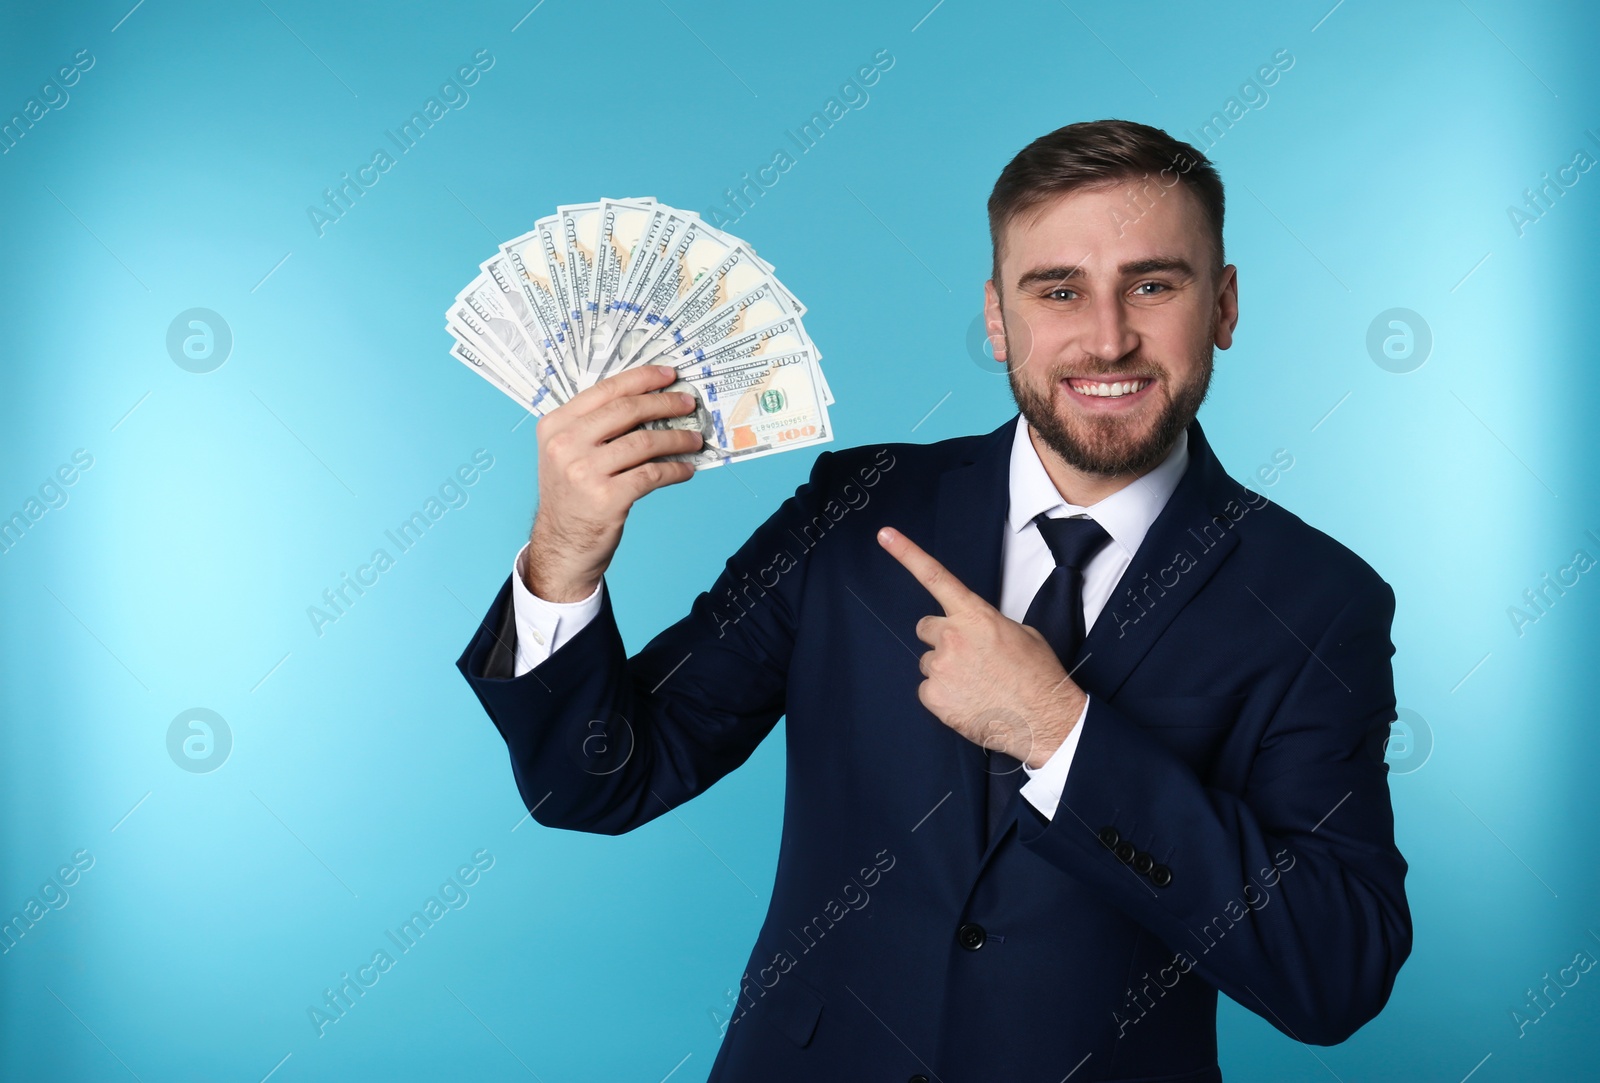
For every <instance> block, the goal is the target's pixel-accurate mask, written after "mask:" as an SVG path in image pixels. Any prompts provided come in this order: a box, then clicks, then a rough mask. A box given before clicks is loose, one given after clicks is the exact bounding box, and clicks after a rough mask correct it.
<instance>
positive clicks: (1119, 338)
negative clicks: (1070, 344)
mask: <svg viewBox="0 0 1600 1083" xmlns="http://www.w3.org/2000/svg"><path fill="white" fill-rule="evenodd" d="M1081 345H1082V347H1083V349H1084V351H1085V352H1086V353H1088V354H1090V355H1091V356H1093V357H1095V358H1097V359H1098V360H1100V361H1104V362H1106V363H1107V364H1110V363H1111V362H1113V361H1117V360H1120V359H1121V358H1124V357H1126V356H1128V355H1129V354H1131V353H1132V352H1133V351H1134V350H1135V349H1136V348H1137V347H1138V345H1139V335H1138V332H1136V331H1135V330H1134V329H1133V325H1132V323H1131V322H1130V321H1129V319H1128V308H1127V305H1126V304H1124V303H1123V298H1122V296H1121V294H1119V293H1115V292H1113V293H1110V294H1102V295H1100V296H1099V297H1096V298H1095V300H1094V306H1093V308H1092V309H1091V310H1090V312H1089V319H1088V323H1087V325H1086V326H1085V328H1084V341H1083V342H1082V343H1081Z"/></svg>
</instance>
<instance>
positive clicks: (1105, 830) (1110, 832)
mask: <svg viewBox="0 0 1600 1083" xmlns="http://www.w3.org/2000/svg"><path fill="white" fill-rule="evenodd" d="M1121 841H1122V836H1121V835H1119V834H1117V829H1116V828H1114V827H1102V828H1101V829H1100V844H1101V845H1102V846H1104V847H1105V848H1106V849H1107V850H1109V849H1111V848H1112V847H1113V846H1115V845H1116V844H1117V843H1119V842H1121Z"/></svg>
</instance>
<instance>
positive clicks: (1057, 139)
mask: <svg viewBox="0 0 1600 1083" xmlns="http://www.w3.org/2000/svg"><path fill="white" fill-rule="evenodd" d="M1166 173H1175V174H1176V175H1177V177H1178V180H1179V181H1181V182H1182V183H1184V184H1185V185H1187V186H1188V188H1189V191H1191V192H1193V193H1194V195H1195V197H1196V198H1197V199H1199V201H1200V206H1201V208H1202V209H1203V210H1204V211H1205V215H1206V223H1207V225H1209V226H1210V228H1211V236H1212V242H1213V245H1214V247H1215V250H1216V257H1217V262H1216V269H1217V270H1221V268H1222V267H1223V266H1224V264H1225V260H1224V257H1223V250H1222V210H1223V195H1222V178H1221V177H1219V176H1218V175H1217V170H1216V168H1215V167H1214V166H1213V165H1212V164H1211V162H1210V160H1209V159H1208V158H1206V156H1205V155H1204V154H1201V153H1200V152H1199V151H1198V150H1196V149H1195V148H1194V147H1192V146H1190V145H1189V144H1188V143H1185V142H1183V141H1182V140H1179V139H1174V138H1172V136H1170V135H1168V134H1167V133H1166V132H1164V131H1162V130H1161V129H1160V128H1152V127H1150V126H1149V125H1148V124H1138V123H1135V122H1134V121H1131V120H1089V121H1083V122H1081V123H1078V124H1068V125H1067V126H1066V127H1064V128H1057V129H1056V130H1055V131H1053V132H1051V133H1050V134H1049V135H1041V136H1040V137H1039V138H1038V139H1035V140H1034V141H1033V142H1032V143H1029V144H1028V145H1027V146H1026V147H1023V148H1022V150H1021V151H1020V152H1018V154H1017V156H1016V157H1015V158H1013V159H1011V161H1010V162H1009V163H1007V165H1006V167H1005V168H1004V169H1003V170H1001V171H1000V178H999V179H998V180H996V181H995V182H994V191H992V192H991V193H989V243H990V246H991V248H992V250H993V253H994V267H993V270H992V272H991V273H992V275H993V277H994V283H995V288H996V289H999V288H1000V285H1001V283H1000V249H1001V237H1002V234H1003V232H1004V230H1005V227H1006V225H1007V223H1009V222H1010V221H1011V220H1012V219H1014V218H1016V217H1017V216H1018V215H1022V214H1026V213H1027V212H1028V211H1031V210H1033V209H1034V208H1036V207H1038V206H1040V205H1041V204H1043V203H1044V202H1046V201H1047V200H1049V199H1050V198H1052V197H1053V196H1058V195H1061V194H1063V193H1066V192H1072V191H1076V190H1078V189H1082V188H1100V187H1105V186H1108V185H1111V184H1115V183H1117V182H1119V181H1127V180H1131V179H1135V178H1138V177H1141V176H1142V177H1149V178H1150V180H1151V183H1154V184H1158V185H1161V186H1162V187H1164V188H1170V187H1171V186H1172V185H1171V184H1169V183H1168V182H1167V181H1165V180H1164V179H1163V176H1164V174H1166ZM1151 174H1158V176H1155V177H1152V176H1151ZM1174 183H1176V182H1174Z"/></svg>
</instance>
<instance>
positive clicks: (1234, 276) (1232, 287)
mask: <svg viewBox="0 0 1600 1083" xmlns="http://www.w3.org/2000/svg"><path fill="white" fill-rule="evenodd" d="M1215 323H1216V332H1215V335H1214V336H1213V341H1215V342H1216V344H1217V348H1218V349H1219V350H1226V349H1227V348H1228V347H1229V346H1232V345H1233V329H1234V328H1235V327H1237V326H1238V325H1239V268H1238V267H1235V266H1234V265H1233V264H1231V263H1230V264H1228V265H1227V266H1226V267H1224V268H1223V269H1222V289H1221V290H1220V291H1219V292H1218V294H1217V309H1216V314H1215Z"/></svg>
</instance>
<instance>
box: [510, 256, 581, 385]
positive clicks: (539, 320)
mask: <svg viewBox="0 0 1600 1083" xmlns="http://www.w3.org/2000/svg"><path fill="white" fill-rule="evenodd" d="M500 251H501V253H502V254H503V255H504V256H505V259H506V263H507V265H508V266H509V268H510V274H511V279H512V281H513V282H515V283H516V284H517V286H518V288H520V289H521V290H522V295H523V296H524V297H525V298H527V301H528V312H529V313H530V314H531V315H532V317H533V321H534V323H533V326H532V327H530V328H529V331H530V332H531V337H532V338H533V340H534V341H535V342H536V343H537V344H538V345H539V346H540V347H541V348H542V349H543V350H544V351H545V353H546V354H548V355H550V358H551V360H552V361H553V362H554V363H555V364H556V366H557V367H558V368H560V369H561V370H562V371H563V374H569V373H572V372H575V371H576V368H577V366H576V364H575V363H574V360H573V356H572V347H571V343H570V338H569V334H568V327H567V317H566V313H565V311H564V307H565V302H563V301H562V299H561V296H560V294H559V293H558V292H557V287H556V282H555V278H554V276H553V275H552V274H551V272H550V268H549V266H548V265H547V264H546V263H545V258H544V250H543V248H542V247H541V245H540V243H539V231H538V230H536V229H535V230H530V231H528V232H527V233H524V234H523V235H522V236H520V237H518V238H516V239H515V240H511V241H507V242H506V243H505V244H502V245H501V246H500Z"/></svg>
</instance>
